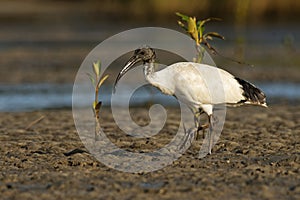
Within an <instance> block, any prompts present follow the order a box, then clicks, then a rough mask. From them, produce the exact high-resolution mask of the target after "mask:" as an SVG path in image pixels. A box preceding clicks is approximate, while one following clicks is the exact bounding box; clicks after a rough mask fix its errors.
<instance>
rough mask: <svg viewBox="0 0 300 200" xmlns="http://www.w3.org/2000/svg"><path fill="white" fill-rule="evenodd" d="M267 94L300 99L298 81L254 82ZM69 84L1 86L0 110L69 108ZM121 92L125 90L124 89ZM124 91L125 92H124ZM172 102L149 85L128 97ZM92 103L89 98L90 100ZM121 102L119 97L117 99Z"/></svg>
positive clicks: (105, 95) (106, 93) (105, 92)
mask: <svg viewBox="0 0 300 200" xmlns="http://www.w3.org/2000/svg"><path fill="white" fill-rule="evenodd" d="M256 85H257V86H259V87H260V88H261V89H262V90H263V91H264V92H265V93H266V95H267V100H268V103H277V102H281V101H282V100H284V101H286V102H293V103H295V102H296V103H298V102H300V83H285V82H276V83H268V82H267V83H256ZM72 92H73V85H72V84H22V85H0V111H1V112H12V111H13V112H19V111H32V110H41V109H60V108H71V107H72ZM101 92H102V96H101V98H100V100H101V101H102V102H103V104H104V105H110V97H111V88H110V87H107V88H103V89H102V91H101ZM123 92H124V91H123ZM125 92H126V91H125ZM86 95H89V94H84V93H83V94H81V98H82V99H83V100H84V99H85V100H84V101H83V104H82V106H89V105H88V104H87V103H84V102H88V101H86ZM150 101H151V102H156V103H163V104H165V105H174V104H176V100H175V98H173V97H169V96H166V95H162V94H160V93H159V92H158V91H157V90H156V89H151V88H150V87H148V88H144V89H139V90H138V91H137V92H136V93H135V94H134V96H133V97H132V98H131V101H130V104H131V105H141V104H143V103H148V102H150ZM91 102H92V100H91ZM120 103H122V99H120Z"/></svg>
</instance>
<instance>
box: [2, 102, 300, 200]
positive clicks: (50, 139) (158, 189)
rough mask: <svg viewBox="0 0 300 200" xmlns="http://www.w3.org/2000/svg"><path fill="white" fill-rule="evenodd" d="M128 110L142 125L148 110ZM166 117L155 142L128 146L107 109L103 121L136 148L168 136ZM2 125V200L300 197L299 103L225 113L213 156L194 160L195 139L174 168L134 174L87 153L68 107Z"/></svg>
mask: <svg viewBox="0 0 300 200" xmlns="http://www.w3.org/2000/svg"><path fill="white" fill-rule="evenodd" d="M132 112H134V118H135V120H136V121H138V123H140V124H143V123H146V122H147V120H148V112H147V111H145V109H143V108H133V109H132ZM169 115H170V119H169V120H168V124H167V125H166V127H165V129H163V130H162V131H161V133H160V134H159V137H154V138H150V139H144V140H139V141H138V142H133V143H131V144H130V145H128V146H126V145H125V144H122V142H124V141H123V140H120V139H118V138H120V137H122V134H123V133H122V131H121V130H119V128H118V127H117V126H116V124H115V123H113V119H112V116H111V114H110V112H109V110H108V109H103V110H102V114H101V117H102V121H103V122H102V123H103V124H102V126H103V128H104V129H105V130H107V132H108V135H109V138H110V139H111V141H112V142H114V143H115V144H116V145H118V146H120V147H122V146H124V148H128V149H131V150H133V151H134V150H140V149H143V148H148V149H151V148H153V149H155V148H156V147H159V146H160V145H161V144H163V143H165V141H168V140H170V139H172V133H170V132H172V131H170V130H173V129H176V124H177V123H178V121H179V117H180V115H179V114H178V109H176V108H169V109H168V116H169ZM37 119H40V120H38V121H36V123H32V122H34V121H35V120H37ZM110 121H111V122H110ZM109 122H110V123H109ZM172 122H173V123H172ZM0 124H1V126H0V127H1V128H0V143H1V145H0V149H1V154H0V171H1V173H0V193H1V199H21V198H22V199H94V198H97V199H300V171H299V170H300V169H299V168H300V153H299V149H300V107H299V106H298V105H270V106H269V108H267V109H265V108H260V107H250V106H249V107H239V108H232V109H228V110H227V117H226V122H225V125H224V129H223V132H222V134H221V137H220V139H219V141H218V142H217V144H216V145H215V146H214V148H213V153H212V155H208V156H206V157H205V158H202V159H198V158H197V156H198V151H199V148H200V145H201V140H202V139H201V138H200V140H199V141H195V142H194V143H193V144H192V146H191V147H190V148H189V149H188V150H187V151H186V152H185V153H184V154H183V156H182V157H180V158H179V159H178V160H176V161H174V163H173V164H172V165H169V166H166V167H165V168H162V169H161V170H158V171H154V172H151V173H139V174H131V173H125V172H119V171H117V170H115V169H112V168H108V167H106V166H105V165H104V164H102V163H101V162H99V161H97V160H96V159H95V158H94V157H93V156H92V155H90V154H89V152H88V151H87V149H86V148H85V147H84V145H83V143H82V142H81V140H80V138H79V136H78V134H77V131H76V128H75V125H74V121H73V117H72V111H71V110H44V111H35V112H19V113H0ZM149 140H150V141H149ZM72 150H75V152H73V153H70V152H71V151H72Z"/></svg>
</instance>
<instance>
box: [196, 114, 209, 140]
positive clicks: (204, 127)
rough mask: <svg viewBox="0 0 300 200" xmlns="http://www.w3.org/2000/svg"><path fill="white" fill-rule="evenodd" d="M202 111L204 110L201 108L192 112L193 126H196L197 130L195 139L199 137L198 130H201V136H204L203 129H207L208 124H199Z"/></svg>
mask: <svg viewBox="0 0 300 200" xmlns="http://www.w3.org/2000/svg"><path fill="white" fill-rule="evenodd" d="M203 113H204V111H203V110H202V109H199V110H198V112H196V113H195V114H194V121H195V127H196V128H197V132H196V140H198V139H199V138H200V136H199V132H200V131H201V130H202V132H203V138H204V136H205V129H207V128H208V127H209V124H203V125H201V123H200V116H201V115H202V114H203Z"/></svg>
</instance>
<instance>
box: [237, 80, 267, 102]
mask: <svg viewBox="0 0 300 200" xmlns="http://www.w3.org/2000/svg"><path fill="white" fill-rule="evenodd" d="M235 79H236V80H237V81H238V83H239V84H240V85H241V88H242V89H243V96H244V97H245V100H242V101H241V103H245V104H247V103H248V104H255V105H260V106H264V107H268V106H267V103H266V95H265V94H264V93H263V92H262V91H261V90H260V89H259V88H257V87H256V86H254V85H253V84H251V83H249V82H247V81H245V80H243V79H240V78H238V77H235Z"/></svg>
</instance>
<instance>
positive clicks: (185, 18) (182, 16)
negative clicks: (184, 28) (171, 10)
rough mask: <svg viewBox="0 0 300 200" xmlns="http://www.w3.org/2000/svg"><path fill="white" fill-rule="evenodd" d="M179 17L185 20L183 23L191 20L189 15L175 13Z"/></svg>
mask: <svg viewBox="0 0 300 200" xmlns="http://www.w3.org/2000/svg"><path fill="white" fill-rule="evenodd" d="M175 14H176V15H177V16H179V17H181V19H182V20H183V21H186V22H187V21H188V20H189V18H190V17H189V16H187V15H184V14H181V13H179V12H176V13H175Z"/></svg>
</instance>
